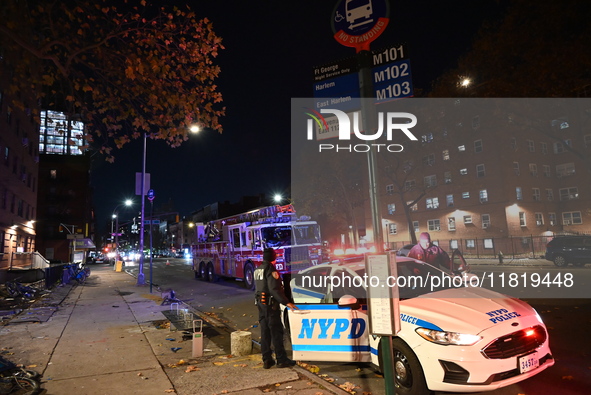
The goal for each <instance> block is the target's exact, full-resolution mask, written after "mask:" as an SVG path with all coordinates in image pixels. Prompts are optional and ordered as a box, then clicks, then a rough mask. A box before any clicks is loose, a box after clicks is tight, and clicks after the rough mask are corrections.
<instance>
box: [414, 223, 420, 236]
mask: <svg viewBox="0 0 591 395" xmlns="http://www.w3.org/2000/svg"><path fill="white" fill-rule="evenodd" d="M412 227H413V229H414V230H415V233H418V232H420V229H419V221H412Z"/></svg>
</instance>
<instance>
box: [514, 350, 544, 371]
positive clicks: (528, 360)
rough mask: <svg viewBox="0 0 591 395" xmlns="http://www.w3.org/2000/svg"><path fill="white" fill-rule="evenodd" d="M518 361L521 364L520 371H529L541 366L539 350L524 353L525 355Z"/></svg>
mask: <svg viewBox="0 0 591 395" xmlns="http://www.w3.org/2000/svg"><path fill="white" fill-rule="evenodd" d="M517 362H518V364H519V373H527V372H529V371H530V370H534V369H535V368H537V367H538V366H540V359H539V358H538V353H537V352H535V353H533V354H528V355H524V356H523V357H520V358H519V359H518V360H517Z"/></svg>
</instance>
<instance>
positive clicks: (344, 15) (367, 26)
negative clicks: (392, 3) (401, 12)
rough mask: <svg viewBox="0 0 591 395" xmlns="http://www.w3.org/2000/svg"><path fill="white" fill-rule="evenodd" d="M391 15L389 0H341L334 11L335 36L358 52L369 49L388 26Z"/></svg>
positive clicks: (333, 25)
mask: <svg viewBox="0 0 591 395" xmlns="http://www.w3.org/2000/svg"><path fill="white" fill-rule="evenodd" d="M389 16H390V9H389V6H388V1H387V0H340V1H339V2H338V3H337V5H336V7H335V9H334V11H333V13H332V31H333V33H334V38H335V40H337V41H338V42H339V43H340V44H342V45H344V46H346V47H353V48H355V49H356V51H357V52H360V51H368V50H369V44H370V43H371V42H372V41H374V40H375V39H376V38H378V37H379V35H380V34H382V33H383V31H384V30H385V29H386V26H388V22H389V21H390V19H389Z"/></svg>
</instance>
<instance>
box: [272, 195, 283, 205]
mask: <svg viewBox="0 0 591 395" xmlns="http://www.w3.org/2000/svg"><path fill="white" fill-rule="evenodd" d="M273 200H274V201H275V203H281V201H282V200H283V196H281V195H280V194H278V193H277V194H275V196H274V197H273Z"/></svg>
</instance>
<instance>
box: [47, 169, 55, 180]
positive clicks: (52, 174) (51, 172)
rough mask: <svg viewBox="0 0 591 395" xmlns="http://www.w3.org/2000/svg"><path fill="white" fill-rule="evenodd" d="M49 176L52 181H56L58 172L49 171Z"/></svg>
mask: <svg viewBox="0 0 591 395" xmlns="http://www.w3.org/2000/svg"><path fill="white" fill-rule="evenodd" d="M49 176H50V177H51V179H52V180H55V179H56V178H57V170H49Z"/></svg>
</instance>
